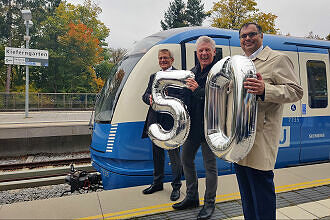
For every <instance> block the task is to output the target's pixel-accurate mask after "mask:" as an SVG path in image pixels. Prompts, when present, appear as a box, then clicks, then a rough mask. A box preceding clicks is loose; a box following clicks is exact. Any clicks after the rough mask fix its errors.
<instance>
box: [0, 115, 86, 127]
mask: <svg viewBox="0 0 330 220" xmlns="http://www.w3.org/2000/svg"><path fill="white" fill-rule="evenodd" d="M91 115H92V111H41V112H29V117H28V118H25V112H0V126H2V125H8V124H28V123H56V122H83V121H84V122H86V121H88V122H89V120H90V118H91Z"/></svg>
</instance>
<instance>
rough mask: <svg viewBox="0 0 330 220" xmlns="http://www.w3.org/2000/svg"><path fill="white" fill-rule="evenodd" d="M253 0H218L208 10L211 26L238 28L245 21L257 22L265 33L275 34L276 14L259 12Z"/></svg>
mask: <svg viewBox="0 0 330 220" xmlns="http://www.w3.org/2000/svg"><path fill="white" fill-rule="evenodd" d="M256 6H257V3H256V1H255V0H220V1H218V2H215V3H214V4H213V7H212V9H211V10H210V11H209V12H208V15H210V16H211V19H212V26H213V27H218V28H226V29H239V28H240V27H241V26H242V24H244V23H246V22H256V23H258V24H259V25H260V26H261V27H262V29H263V32H265V33H271V34H276V33H277V31H278V29H276V28H275V19H276V18H277V16H276V15H274V14H272V13H263V12H259V9H258V8H256Z"/></svg>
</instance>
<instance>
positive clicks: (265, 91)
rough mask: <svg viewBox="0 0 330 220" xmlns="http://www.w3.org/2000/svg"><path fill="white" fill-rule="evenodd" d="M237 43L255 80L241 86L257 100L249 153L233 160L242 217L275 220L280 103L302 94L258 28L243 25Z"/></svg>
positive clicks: (290, 70) (290, 71) (290, 69)
mask: <svg viewBox="0 0 330 220" xmlns="http://www.w3.org/2000/svg"><path fill="white" fill-rule="evenodd" d="M239 36H240V44H241V48H242V49H243V51H244V53H245V56H247V57H249V58H250V59H252V61H253V62H254V64H255V66H256V69H257V79H254V78H249V79H247V81H246V82H245V83H244V87H245V88H246V89H248V92H249V93H252V94H256V95H257V100H258V114H257V131H256V137H255V142H254V145H253V147H252V149H251V151H250V152H249V154H248V155H247V156H246V157H245V158H244V159H242V160H240V161H238V162H237V163H235V164H234V165H235V171H236V176H237V181H238V185H239V188H240V193H241V200H242V206H243V212H244V217H245V219H256V220H257V219H276V195H275V187H274V181H273V179H274V173H273V169H274V166H275V162H276V156H277V152H278V145H279V138H280V131H281V126H282V113H283V104H284V103H290V102H296V101H298V100H300V99H301V98H302V96H303V90H302V88H301V86H300V85H299V83H298V79H297V76H296V74H295V72H294V68H293V64H292V62H291V60H290V58H289V57H288V56H286V55H284V54H282V53H280V52H278V51H273V50H272V49H270V48H269V47H268V46H266V47H263V34H262V29H261V27H260V26H259V25H258V24H256V23H246V24H244V25H243V26H242V27H241V29H240V31H239Z"/></svg>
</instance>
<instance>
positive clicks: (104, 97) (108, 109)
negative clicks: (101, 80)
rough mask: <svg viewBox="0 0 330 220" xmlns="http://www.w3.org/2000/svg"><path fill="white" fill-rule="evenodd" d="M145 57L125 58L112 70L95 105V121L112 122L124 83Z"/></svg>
mask: <svg viewBox="0 0 330 220" xmlns="http://www.w3.org/2000/svg"><path fill="white" fill-rule="evenodd" d="M143 55H144V54H135V55H131V56H128V57H125V58H124V59H123V60H122V61H121V62H120V63H119V64H118V65H117V66H115V67H113V68H112V70H111V73H110V76H109V78H108V80H107V82H106V83H105V84H104V86H103V88H102V90H101V93H100V96H99V97H98V100H97V102H96V105H95V121H97V122H110V121H111V118H112V114H113V110H114V108H115V104H116V102H117V99H118V96H119V94H120V91H121V87H122V86H123V82H125V80H126V79H127V77H128V75H129V74H130V73H131V71H132V69H133V68H134V66H135V64H136V63H137V62H138V61H139V60H140V59H141V57H142V56H143Z"/></svg>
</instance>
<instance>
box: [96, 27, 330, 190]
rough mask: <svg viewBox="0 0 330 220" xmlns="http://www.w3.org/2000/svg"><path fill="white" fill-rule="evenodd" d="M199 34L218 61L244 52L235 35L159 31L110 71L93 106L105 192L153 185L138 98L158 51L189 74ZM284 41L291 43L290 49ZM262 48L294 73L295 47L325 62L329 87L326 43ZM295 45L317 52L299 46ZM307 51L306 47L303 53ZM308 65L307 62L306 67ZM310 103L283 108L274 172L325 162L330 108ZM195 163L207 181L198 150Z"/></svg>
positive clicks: (269, 38)
mask: <svg viewBox="0 0 330 220" xmlns="http://www.w3.org/2000/svg"><path fill="white" fill-rule="evenodd" d="M201 35H208V36H210V37H212V38H213V39H214V40H215V42H216V44H217V48H216V51H217V55H216V58H217V59H221V58H223V57H225V56H232V55H234V54H241V53H242V51H241V49H240V47H239V39H238V33H237V31H229V30H223V29H216V28H178V29H171V30H168V31H164V32H159V33H156V34H154V35H151V36H149V37H147V38H145V39H143V40H141V41H140V42H139V43H137V44H136V45H135V47H134V49H133V50H131V51H129V52H128V54H127V56H126V57H125V58H124V59H123V60H122V61H121V62H120V63H119V64H118V65H117V66H116V67H114V68H113V69H112V73H111V74H110V77H109V79H108V81H107V82H106V83H105V85H104V87H103V89H102V91H101V93H100V97H99V99H98V101H97V103H96V109H95V120H94V128H93V137H92V143H91V146H90V151H91V158H92V164H93V166H94V168H95V169H96V170H97V171H99V172H100V173H101V175H102V182H103V187H104V189H116V188H123V187H130V186H137V185H147V184H150V183H152V180H153V162H152V147H151V141H150V140H149V139H142V138H141V135H142V130H143V125H144V120H145V117H146V114H147V109H148V106H146V105H145V104H144V103H143V102H142V99H141V97H142V94H143V93H144V90H145V88H146V86H147V83H148V80H149V76H150V75H151V74H152V73H155V72H157V71H158V70H159V66H158V60H157V53H158V50H159V49H163V48H167V49H170V50H171V51H172V52H173V54H174V60H175V61H174V64H173V65H174V66H175V67H176V68H177V69H190V68H192V67H193V66H194V65H195V64H196V62H197V58H196V55H195V45H194V43H195V40H196V39H197V38H198V37H199V36H201ZM286 42H291V44H289V43H286ZM292 42H293V43H292ZM295 42H296V43H295ZM264 43H265V44H267V45H269V46H270V47H271V48H273V49H275V50H281V51H283V52H285V53H287V54H288V55H289V56H290V57H291V59H292V60H293V62H294V63H295V68H296V71H297V70H301V69H302V68H299V66H298V63H299V62H298V59H299V58H298V57H299V56H298V53H299V52H297V51H299V50H298V49H297V48H300V50H301V53H304V54H309V53H310V54H312V57H313V60H315V59H320V60H321V61H322V62H325V65H326V70H324V71H325V80H326V84H325V85H328V84H329V79H328V77H327V76H328V75H329V52H328V50H329V49H330V43H322V47H325V48H321V47H320V45H318V44H320V42H319V41H306V40H303V39H297V38H285V37H278V36H273V35H265V37H264ZM298 44H305V45H317V46H318V47H317V48H313V47H301V46H299V45H298ZM327 47H328V48H329V49H327ZM301 48H302V49H301ZM305 48H307V49H306V51H305ZM306 52H307V53H306ZM306 56H307V55H306ZM308 56H309V55H308ZM308 60H309V58H308V59H307V61H306V62H308ZM307 72H308V70H307ZM297 75H298V77H299V78H300V80H301V83H302V86H303V87H304V91H306V90H307V87H308V85H309V84H308V83H309V81H308V80H310V78H309V77H308V76H307V73H304V74H302V73H301V72H300V73H299V72H298V71H297ZM305 78H306V79H305ZM326 92H327V88H326ZM327 94H328V93H326V95H327ZM321 99H322V101H323V102H324V100H326V104H327V103H328V99H329V97H328V96H326V97H324V94H323V96H322V97H321ZM310 102H311V98H310V92H305V94H304V97H303V99H302V100H301V101H299V102H297V103H292V104H288V105H285V108H284V118H283V129H282V139H281V141H280V146H282V147H281V148H280V150H279V155H278V160H277V165H276V167H285V166H288V165H295V164H299V163H304V162H311V161H323V160H329V157H330V153H329V152H330V139H329V137H330V129H329V127H330V123H329V122H330V120H329V114H330V107H329V105H326V106H325V107H324V104H323V107H322V108H321V109H319V108H316V109H315V108H313V106H312V105H310ZM310 137H313V138H310ZM195 162H196V168H197V172H198V175H199V177H203V176H205V171H204V167H203V161H202V155H201V152H200V151H199V152H198V153H197V155H196V160H195ZM232 172H233V169H232V164H230V163H227V162H224V161H223V160H220V159H218V173H219V175H223V174H229V173H232ZM170 180H171V168H170V164H169V159H168V158H166V160H165V181H170Z"/></svg>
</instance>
